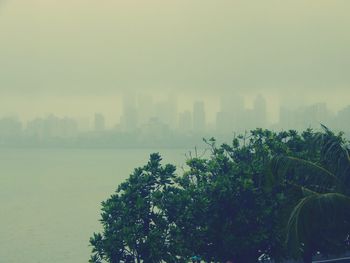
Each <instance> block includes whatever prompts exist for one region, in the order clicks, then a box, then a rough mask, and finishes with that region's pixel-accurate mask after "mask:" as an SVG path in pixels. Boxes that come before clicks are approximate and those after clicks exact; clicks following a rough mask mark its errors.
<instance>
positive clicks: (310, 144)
mask: <svg viewBox="0 0 350 263" xmlns="http://www.w3.org/2000/svg"><path fill="white" fill-rule="evenodd" d="M205 143H206V144H207V145H208V148H209V151H210V153H209V155H208V154H207V155H204V156H198V155H196V156H195V157H191V158H189V159H188V160H187V166H186V169H185V170H184V172H183V174H182V175H178V176H175V167H174V166H172V165H169V164H168V165H165V166H163V165H161V157H160V155H159V154H152V155H151V157H150V161H149V162H148V164H147V165H145V166H144V167H141V168H137V169H135V171H134V173H133V174H132V175H131V176H130V177H129V179H128V180H127V181H126V182H124V183H123V184H121V185H120V186H119V187H118V189H117V191H116V193H115V194H114V195H112V196H111V197H110V198H109V199H108V200H107V201H105V202H103V203H102V219H101V222H102V225H103V232H102V233H99V234H94V235H93V237H92V238H91V239H90V243H91V245H92V247H93V255H92V257H91V260H90V262H94V263H98V262H103V261H106V262H110V263H116V262H162V261H163V262H188V259H190V258H191V257H193V256H195V255H197V256H201V257H202V259H203V260H205V261H206V262H226V261H227V260H231V261H233V262H238V263H241V262H244V263H253V262H257V258H258V257H259V256H260V255H262V254H266V255H269V256H270V257H272V258H274V259H275V261H276V262H280V261H281V260H282V259H284V258H289V257H293V256H294V257H301V256H303V255H304V256H305V255H306V254H307V255H309V254H310V253H309V251H311V255H312V253H314V252H315V251H321V252H322V253H324V254H329V253H335V252H342V251H344V250H345V249H347V243H346V242H345V239H346V238H347V237H348V235H349V233H350V231H348V226H349V221H350V220H349V219H350V214H349V211H350V207H349V206H348V204H349V198H348V196H349V189H350V187H349V184H350V179H349V171H350V168H349V154H348V151H347V147H346V145H345V140H344V139H343V136H342V134H340V135H334V134H333V133H332V132H330V131H329V130H328V129H326V128H325V130H324V132H315V131H313V130H311V129H308V130H306V131H304V132H302V133H301V134H299V133H297V132H296V131H293V130H291V131H284V132H279V133H276V132H272V131H269V130H262V129H256V130H254V131H251V132H250V133H246V134H244V135H240V136H237V137H234V139H233V140H232V142H231V143H230V144H222V145H220V146H218V145H217V142H216V141H215V139H210V140H205ZM328 215H330V216H328ZM332 222H336V223H332ZM286 239H287V240H288V242H287V243H286V242H285V240H286ZM315 249H316V250H315ZM306 252H308V253H306Z"/></svg>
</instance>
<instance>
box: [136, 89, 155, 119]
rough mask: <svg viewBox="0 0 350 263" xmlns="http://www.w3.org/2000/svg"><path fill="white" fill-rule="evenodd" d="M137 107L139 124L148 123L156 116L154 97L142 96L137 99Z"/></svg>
mask: <svg viewBox="0 0 350 263" xmlns="http://www.w3.org/2000/svg"><path fill="white" fill-rule="evenodd" d="M137 107H138V115H139V118H138V119H139V123H140V124H141V125H143V124H145V123H148V122H149V120H150V119H151V118H152V117H154V116H155V114H154V103H153V97H152V96H150V95H148V94H141V95H139V96H138V98H137Z"/></svg>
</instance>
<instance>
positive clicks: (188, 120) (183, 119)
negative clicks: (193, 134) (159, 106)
mask: <svg viewBox="0 0 350 263" xmlns="http://www.w3.org/2000/svg"><path fill="white" fill-rule="evenodd" d="M178 128H179V130H180V132H190V131H192V130H193V122H192V113H191V112H190V111H185V112H182V113H180V114H179V126H178Z"/></svg>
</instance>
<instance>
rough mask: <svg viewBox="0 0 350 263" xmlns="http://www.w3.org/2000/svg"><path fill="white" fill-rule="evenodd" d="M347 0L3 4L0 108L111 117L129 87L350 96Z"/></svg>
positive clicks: (192, 96)
mask: <svg viewBox="0 0 350 263" xmlns="http://www.w3.org/2000/svg"><path fill="white" fill-rule="evenodd" d="M348 10H350V1H346V0H332V1H329V0H309V1H305V0H285V1H276V0H266V1H245V0H237V1H231V0H219V1H211V0H193V1H188V0H177V1H161V0H149V1H136V0H131V1H127V0H115V1H112V0H106V1H97V0H74V1H69V0H60V1H58V0H29V1H21V0H5V1H0V32H1V34H0V116H4V115H5V116H6V115H16V114H17V115H18V116H20V117H21V118H23V119H25V120H28V119H31V118H34V117H35V116H44V115H47V114H49V113H54V114H57V115H60V116H65V115H68V116H83V117H88V116H92V115H93V114H94V113H95V112H102V113H103V114H104V115H105V116H106V119H107V121H108V123H111V122H116V121H117V120H114V119H113V118H115V116H116V114H117V115H118V114H120V113H121V106H120V100H121V99H120V98H121V96H122V94H123V93H124V92H126V91H133V92H135V93H138V94H151V95H153V96H155V97H166V96H168V94H171V96H176V97H177V99H178V101H179V108H181V109H184V110H186V109H188V110H189V109H191V107H192V106H191V101H195V100H198V99H199V100H204V101H205V102H206V107H208V119H209V120H213V119H214V118H215V113H216V112H217V110H218V105H219V103H218V102H219V100H220V96H226V95H227V94H241V95H242V96H245V97H246V98H247V103H248V105H251V104H252V101H253V98H254V97H255V96H256V95H257V94H262V95H263V96H265V97H266V98H267V104H268V111H269V112H270V116H272V117H271V118H272V120H273V119H276V118H277V115H278V109H279V104H280V103H282V104H285V105H288V106H290V107H298V106H300V105H302V104H312V103H316V102H320V101H326V102H327V104H328V105H329V107H330V108H331V109H332V110H334V111H336V110H339V109H341V108H343V107H345V106H346V105H347V104H348V102H349V101H350V74H349V70H350V16H349V15H348Z"/></svg>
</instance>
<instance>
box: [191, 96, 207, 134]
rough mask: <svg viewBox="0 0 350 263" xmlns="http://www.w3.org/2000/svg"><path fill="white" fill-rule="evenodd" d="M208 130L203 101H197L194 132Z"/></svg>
mask: <svg viewBox="0 0 350 263" xmlns="http://www.w3.org/2000/svg"><path fill="white" fill-rule="evenodd" d="M205 129H206V118H205V109H204V102H203V101H196V102H195V103H194V104H193V130H194V131H195V132H204V131H205Z"/></svg>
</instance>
